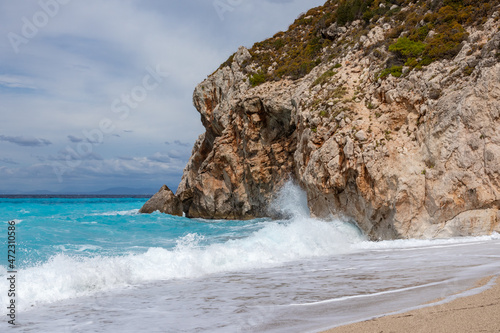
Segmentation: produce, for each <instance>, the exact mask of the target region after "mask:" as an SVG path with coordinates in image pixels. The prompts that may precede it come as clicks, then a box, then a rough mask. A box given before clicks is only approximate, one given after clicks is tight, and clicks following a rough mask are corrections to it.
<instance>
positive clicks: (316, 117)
mask: <svg viewBox="0 0 500 333" xmlns="http://www.w3.org/2000/svg"><path fill="white" fill-rule="evenodd" d="M332 3H333V2H332V1H329V2H327V4H325V7H320V8H319V9H315V10H314V11H313V12H312V14H310V13H308V14H307V15H305V16H303V17H301V18H299V19H298V20H297V22H298V23H297V22H296V24H294V25H293V26H292V27H295V28H294V29H296V30H298V31H303V32H304V33H303V34H302V35H300V34H299V37H296V35H297V33H296V32H293V31H292V32H291V33H289V35H293V36H294V38H296V39H297V40H301V41H304V40H305V39H306V37H307V36H309V37H308V38H323V39H324V40H325V43H324V44H323V45H326V46H324V47H323V48H322V49H321V48H319V49H318V48H315V49H314V50H319V51H315V52H320V53H319V58H318V59H321V61H320V62H319V64H317V65H315V66H314V68H313V69H312V70H310V72H309V73H308V74H307V75H302V74H303V73H302V74H300V73H301V72H300V70H302V69H301V68H306V67H307V66H309V65H308V64H310V63H309V62H308V63H306V65H307V66H306V67H300V66H295V65H294V64H293V63H291V64H290V66H289V67H290V68H291V70H290V74H286V75H283V74H282V73H283V67H280V64H279V62H278V61H277V60H279V59H281V60H282V61H283V62H286V61H289V60H287V59H286V57H285V56H282V55H280V54H279V53H276V50H282V49H283V48H284V47H286V46H283V45H286V44H283V43H281V42H280V39H283V38H285V37H286V34H285V35H283V34H277V35H276V36H275V37H273V38H272V39H270V42H269V43H267V44H266V43H263V44H262V43H261V44H259V45H258V46H254V48H253V49H252V50H251V52H249V50H247V49H245V48H240V49H239V50H238V52H237V53H236V54H235V55H234V57H232V58H231V59H230V60H229V61H228V62H227V63H226V64H225V65H223V66H221V68H220V69H218V70H217V71H216V72H215V73H214V74H212V75H211V76H210V77H208V78H207V79H206V80H205V81H204V82H202V83H201V84H200V85H199V86H198V87H196V89H195V92H194V96H193V100H194V105H195V106H196V108H197V110H198V111H199V112H200V114H201V120H202V123H203V125H204V126H205V128H206V132H205V133H204V134H202V135H201V136H200V137H199V138H198V140H197V142H196V144H195V146H194V148H193V153H192V156H191V159H190V160H189V162H188V165H187V166H186V168H185V170H184V175H183V177H182V181H181V184H180V185H179V188H178V190H177V194H176V195H177V197H178V198H179V200H180V201H181V202H182V204H183V210H184V212H185V213H186V216H188V217H204V218H218V219H219V218H227V219H248V218H254V217H261V216H269V215H270V214H272V213H273V212H272V211H270V209H269V206H268V204H269V202H270V200H271V199H272V197H273V195H274V194H275V193H276V191H277V190H278V189H279V188H280V187H281V185H282V184H283V183H284V182H285V181H286V180H287V179H289V178H293V179H295V180H296V181H297V182H298V183H299V184H300V185H301V187H302V188H303V189H304V190H305V191H306V192H307V197H308V205H309V208H310V211H311V214H312V215H313V216H315V217H319V218H324V219H329V218H332V217H336V216H345V217H347V218H349V219H351V220H353V221H356V223H357V224H358V225H359V227H360V228H361V229H362V230H363V231H364V232H365V233H366V234H367V235H369V236H370V237H371V238H372V239H394V238H410V237H411V238H414V237H416V238H433V237H450V236H466V235H482V234H489V233H491V232H494V231H497V232H500V62H499V60H500V21H499V20H498V17H499V16H500V14H499V11H498V10H499V9H500V8H499V7H498V4H495V5H496V6H497V7H494V6H493V7H492V6H489V7H487V8H488V10H487V11H485V13H487V15H488V16H487V17H484V18H482V19H481V20H479V21H477V22H479V23H475V24H471V25H468V26H465V28H463V30H460V29H462V28H460V27H461V26H460V27H456V30H457V31H458V32H457V33H456V35H453V36H451V37H450V38H461V39H460V40H459V42H456V43H455V44H453V43H451V42H450V43H451V44H447V45H452V46H453V48H451V47H450V49H449V50H447V51H446V52H442V55H441V56H442V58H439V57H438V56H435V58H433V59H432V61H428V62H427V63H425V59H424V58H425V53H424V55H420V58H417V59H413V58H408V59H406V60H405V61H406V63H404V64H406V65H403V63H401V58H400V57H401V53H399V58H398V55H397V53H395V52H397V50H398V49H397V47H404V44H403V42H406V41H407V40H408V39H406V40H405V38H406V37H405V36H408V35H411V31H413V30H415V31H417V32H418V33H422V31H423V32H424V33H426V35H425V34H424V35H423V37H418V36H417V37H414V39H415V40H418V41H416V42H414V41H410V42H408V43H413V44H412V46H413V47H415V48H414V49H411V52H419V53H418V54H422V52H423V51H422V50H423V49H422V50H420V51H419V50H418V48H419V47H422V48H423V47H424V46H425V47H428V51H426V52H428V54H437V53H438V51H439V52H441V51H442V50H439V49H436V48H434V49H432V48H431V46H432V45H434V44H433V43H435V40H436V38H437V37H440V36H441V35H440V34H443V33H442V32H440V31H439V29H438V28H436V27H438V25H437V24H438V23H439V21H436V24H435V25H427V24H426V21H425V20H432V19H433V17H432V16H431V17H430V18H429V17H428V16H425V20H424V19H422V20H421V21H418V20H416V22H417V23H416V26H415V27H412V28H411V29H413V30H410V31H407V30H404V29H401V28H400V27H401V26H400V25H401V23H398V21H397V18H393V16H388V17H382V18H378V19H377V21H376V22H374V23H376V24H374V25H372V26H367V25H366V23H363V22H362V21H360V20H357V21H356V20H355V21H352V22H348V23H346V24H345V26H342V27H340V26H339V25H338V24H337V22H335V23H333V24H331V25H329V26H324V27H323V26H321V24H324V20H323V18H324V17H327V16H325V11H327V10H330V9H331V8H337V7H335V6H336V5H335V4H333V5H332ZM328 6H330V7H328ZM412 6H413V7H412ZM415 6H417V7H418V6H420V5H419V3H416V4H414V3H409V4H408V5H407V6H406V7H404V6H403V7H402V8H399V7H398V6H392V7H391V9H390V11H391V12H395V13H401V14H398V15H402V17H407V16H405V15H409V17H411V15H413V13H414V12H418V11H417V9H419V8H417V7H415ZM433 6H434V4H433ZM435 6H444V5H443V4H435ZM478 6H479V5H478ZM483 7H484V6H483ZM483 7H481V8H483ZM443 8H444V9H443ZM485 8H486V7H485ZM438 9H439V8H438ZM387 10H389V8H387ZM436 10H437V9H436ZM444 10H448V11H449V9H448V8H446V7H442V8H441V9H440V13H441V11H444ZM429 13H430V12H425V10H424V14H425V15H428V14H429ZM309 14H310V15H309ZM424 14H422V15H424ZM315 15H316V16H317V15H323V16H322V18H321V19H320V20H317V21H314V17H315ZM429 15H431V14H429ZM485 15H486V14H485ZM422 17H424V16H422ZM434 19H435V20H438V19H436V18H434ZM322 20H323V21H322ZM403 21H404V22H406V21H405V20H403ZM304 22H305V23H304ZM308 22H318V23H316V25H317V26H318V29H317V33H314V30H313V29H312V28H310V26H311V25H313V24H312V23H308ZM398 24H400V25H399V26H398ZM405 24H406V23H405ZM439 24H443V25H445V24H449V22H448V23H446V22H445V23H439ZM429 27H431V28H432V27H434V28H435V29H437V30H436V31H434V30H430V31H428V30H425V29H424V28H426V29H427V28H429ZM459 28H460V29H459ZM291 29H292V28H291ZM300 29H302V30H300ZM307 29H309V30H307ZM398 29H399V30H398ZM429 29H430V28H429ZM294 34H295V35H294ZM395 34H396V35H395ZM284 36H285V37H284ZM301 36H302V37H301ZM310 36H313V37H310ZM318 36H319V37H318ZM388 36H393V37H391V38H393V42H391V43H393V44H394V45H396V46H397V47H393V48H392V51H390V50H389V49H388V46H387V45H388V43H389V42H387V40H388V38H389V37H388ZM394 36H395V37H394ZM436 36H437V37H436ZM457 36H458V37H457ZM398 37H399V39H397V40H398V41H400V40H401V41H402V42H401V45H403V46H401V45H399V44H397V43H395V42H394V41H396V38H398ZM412 38H413V37H412ZM417 38H420V39H417ZM460 41H461V42H460ZM303 43H305V42H303ZM315 43H316V42H315ZM419 43H420V44H419ZM256 45H257V44H256ZM304 45H305V44H304ZM311 45H313V46H314V45H316V44H311ZM266 47H268V49H266ZM415 49H416V50H417V51H415ZM308 50H309V49H307V48H306V49H305V53H304V54H306V55H308V54H310V52H312V51H310V50H309V51H308ZM394 50H396V51H394ZM426 50H427V49H426ZM436 50H437V51H436ZM266 52H267V53H266ZM273 52H274V53H273ZM308 52H309V53H308ZM400 52H402V51H400ZM433 52H434V53H433ZM263 54H264V55H265V56H264V55H263ZM266 54H267V55H266ZM280 56H281V58H279V57H280ZM417 56H418V55H417ZM272 57H275V58H276V59H277V60H276V61H274V62H272V61H273V60H271V61H269V60H268V59H274V58H272ZM262 59H265V60H262ZM422 59H424V60H422ZM429 59H430V58H429ZM263 61H268V62H269V63H265V64H263ZM308 61H309V60H308ZM398 63H399V64H402V65H403V66H398ZM420 63H423V64H424V65H420ZM315 64H316V63H315ZM394 64H395V65H394ZM294 66H295V67H294ZM296 68H299V72H297V69H296ZM384 69H386V70H385V71H384ZM389 72H390V73H392V75H391V74H388V73H389ZM262 73H267V74H266V75H267V76H266V79H265V80H261V79H262V77H263V74H262ZM280 73H281V74H280ZM297 73H299V74H300V75H302V76H300V75H299V76H300V77H299V78H297V77H296V76H297V75H298V74H297ZM279 75H283V76H279ZM249 78H250V79H249ZM259 80H261V81H266V82H264V83H262V82H260V81H259Z"/></svg>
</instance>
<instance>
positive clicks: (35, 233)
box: [0, 198, 262, 268]
mask: <svg viewBox="0 0 500 333" xmlns="http://www.w3.org/2000/svg"><path fill="white" fill-rule="evenodd" d="M146 201H147V199H145V198H16V199H10V198H0V216H2V217H3V219H4V222H7V221H10V220H15V221H16V228H17V243H18V250H19V259H18V261H17V265H18V267H19V268H27V267H31V266H34V265H37V264H41V263H44V262H47V261H48V260H49V259H50V258H51V257H54V256H56V255H58V254H61V255H66V256H70V257H80V258H82V257H93V256H96V255H101V256H122V255H128V254H140V253H145V252H147V251H148V249H150V248H163V249H173V248H174V247H175V246H176V245H178V243H179V242H181V241H182V239H183V238H184V237H186V236H188V237H189V235H198V237H196V240H197V244H198V245H199V246H204V245H208V244H214V243H220V242H225V241H227V240H229V239H235V238H241V237H246V236H248V235H249V234H251V233H252V232H254V231H256V230H258V229H259V228H261V227H262V225H261V224H259V220H254V221H207V220H197V219H187V218H183V217H177V216H171V215H166V214H161V213H158V212H155V213H153V214H139V213H138V210H139V208H140V207H142V205H143V204H144V203H145V202H146ZM201 235H202V236H201ZM3 259H4V260H6V258H3ZM3 264H4V265H6V262H4V263H3Z"/></svg>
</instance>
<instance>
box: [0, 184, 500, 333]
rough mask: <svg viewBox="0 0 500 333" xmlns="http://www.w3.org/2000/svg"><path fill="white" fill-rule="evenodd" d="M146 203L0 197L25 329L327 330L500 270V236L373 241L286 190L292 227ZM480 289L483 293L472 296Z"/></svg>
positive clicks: (281, 203)
mask: <svg viewBox="0 0 500 333" xmlns="http://www.w3.org/2000/svg"><path fill="white" fill-rule="evenodd" d="M146 200H147V198H131V197H119V198H112V197H95V198H90V197H78V196H76V197H64V198H61V197H30V198H26V197H14V198H13V197H8V198H5V197H4V198H0V216H1V219H0V222H1V224H0V228H3V229H4V230H2V231H0V232H1V233H2V234H3V235H4V236H3V237H2V238H1V239H2V248H3V251H4V255H3V256H2V258H3V259H2V262H1V266H0V279H1V283H0V301H1V304H2V309H4V310H3V313H4V315H3V316H2V317H3V318H4V319H2V320H1V321H0V331H1V332H5V331H6V330H7V329H12V328H13V327H12V325H10V324H8V319H7V318H8V316H6V315H7V313H8V310H7V306H8V304H9V301H10V299H11V298H10V297H8V293H7V291H8V289H9V285H8V281H7V277H8V276H9V274H8V273H7V272H8V271H9V267H8V264H9V262H8V261H7V259H8V258H7V245H8V244H7V232H8V226H9V223H8V222H9V221H15V228H16V254H15V268H16V271H17V274H16V298H15V301H16V326H15V329H16V332H138V331H147V332H317V331H319V330H321V329H325V328H329V327H332V326H335V325H340V324H343V323H348V322H351V321H356V320H360V319H366V318H370V317H373V316H377V315H382V314H385V313H390V312H394V311H402V310H404V309H408V308H411V307H414V306H419V304H423V303H425V302H429V301H431V300H433V299H436V298H441V297H444V298H445V299H451V298H452V297H456V296H452V295H453V294H456V293H457V292H460V291H462V290H465V289H467V288H469V287H471V286H473V284H474V281H476V279H477V278H479V277H482V276H487V275H499V274H500V260H499V259H500V235H498V234H494V235H491V236H485V237H471V238H457V239H446V240H398V241H382V242H370V241H367V240H366V238H365V237H364V236H363V234H362V233H361V232H360V231H359V229H358V228H357V227H356V226H355V225H354V224H352V223H348V222H346V221H340V220H336V221H321V220H316V219H312V218H310V217H309V214H308V211H307V205H306V204H305V195H304V193H302V192H301V191H300V189H298V188H297V187H295V186H294V185H292V184H288V185H287V186H286V187H285V189H284V190H283V192H282V193H281V196H280V198H279V200H277V202H276V203H274V204H275V205H276V207H277V208H278V209H281V210H283V211H285V212H287V213H288V214H289V216H292V217H291V218H290V219H287V220H270V219H258V220H251V221H223V220H216V221H214V220H203V219H188V218H185V217H174V216H170V215H166V214H160V213H158V212H155V213H153V214H150V215H146V214H139V213H138V210H139V208H140V207H141V206H142V205H143V204H144V203H145V202H146ZM474 290H475V289H473V291H474Z"/></svg>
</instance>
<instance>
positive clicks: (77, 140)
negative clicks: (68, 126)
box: [68, 135, 83, 143]
mask: <svg viewBox="0 0 500 333" xmlns="http://www.w3.org/2000/svg"><path fill="white" fill-rule="evenodd" d="M68 139H69V141H71V142H73V143H78V142H82V141H83V139H82V138H79V137H76V136H74V135H68Z"/></svg>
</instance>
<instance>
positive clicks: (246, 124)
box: [177, 49, 296, 219]
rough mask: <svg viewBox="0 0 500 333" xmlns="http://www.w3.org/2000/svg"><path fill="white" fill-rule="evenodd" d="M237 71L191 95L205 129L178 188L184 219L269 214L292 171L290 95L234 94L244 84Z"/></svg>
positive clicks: (214, 79) (285, 92)
mask: <svg viewBox="0 0 500 333" xmlns="http://www.w3.org/2000/svg"><path fill="white" fill-rule="evenodd" d="M240 50H241V49H240ZM247 52H248V51H247ZM235 58H236V57H235ZM235 69H238V64H236V63H234V62H233V65H232V67H231V69H230V68H227V67H226V68H224V69H222V70H219V71H218V72H216V73H215V74H214V75H213V76H212V77H210V78H209V79H207V80H206V81H205V82H203V83H202V84H201V85H200V86H198V87H197V88H196V90H195V92H194V96H193V99H194V103H195V105H196V107H197V109H198V111H199V112H200V114H201V118H202V122H203V124H204V125H205V127H206V129H207V131H206V132H205V133H204V134H203V135H201V136H200V137H199V138H198V141H197V142H196V144H195V147H194V149H193V154H192V156H191V159H190V160H189V162H188V165H187V166H186V168H185V170H184V175H183V177H182V180H181V183H180V185H179V188H178V190H177V195H178V197H179V198H180V199H181V201H182V203H183V205H184V211H185V212H186V216H188V217H205V218H217V219H249V218H255V217H262V216H269V215H270V214H272V212H271V211H270V210H269V209H268V208H269V207H268V203H269V202H270V201H271V199H272V196H273V195H274V194H275V193H276V191H277V190H278V189H279V188H280V186H281V185H282V184H283V183H284V182H285V180H286V179H287V178H288V177H290V175H291V174H292V173H293V160H292V158H291V157H292V156H293V153H294V151H295V146H296V145H295V139H294V133H295V124H294V123H293V122H292V120H291V112H292V104H291V99H290V92H289V91H288V90H286V89H277V88H276V87H273V88H272V89H271V90H268V91H266V92H265V94H261V93H258V92H257V91H252V93H249V94H245V91H242V90H240V91H236V90H235V86H236V87H238V86H240V87H247V86H246V83H245V82H244V81H238V75H237V74H236V75H235V74H234V72H233V70H235ZM240 80H241V78H240ZM220 82H223V83H224V84H223V86H219V84H220ZM227 82H231V84H226V83H227ZM259 91H260V90H259Z"/></svg>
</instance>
